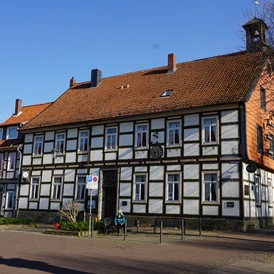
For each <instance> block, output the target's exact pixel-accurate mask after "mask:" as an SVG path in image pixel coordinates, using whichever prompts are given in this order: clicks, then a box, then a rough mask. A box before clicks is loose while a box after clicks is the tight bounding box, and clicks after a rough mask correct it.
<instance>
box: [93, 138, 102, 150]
mask: <svg viewBox="0 0 274 274" xmlns="http://www.w3.org/2000/svg"><path fill="white" fill-rule="evenodd" d="M103 147H104V138H103V137H93V138H91V148H103Z"/></svg>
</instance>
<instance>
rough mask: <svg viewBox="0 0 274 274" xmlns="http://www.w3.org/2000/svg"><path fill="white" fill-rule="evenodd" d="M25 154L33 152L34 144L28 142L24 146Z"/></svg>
mask: <svg viewBox="0 0 274 274" xmlns="http://www.w3.org/2000/svg"><path fill="white" fill-rule="evenodd" d="M23 149H24V154H30V153H32V144H26V145H24V146H23Z"/></svg>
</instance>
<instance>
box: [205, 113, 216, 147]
mask: <svg viewBox="0 0 274 274" xmlns="http://www.w3.org/2000/svg"><path fill="white" fill-rule="evenodd" d="M207 119H216V123H211V124H210V125H209V126H208V125H205V120H207ZM213 126H215V127H216V133H215V134H216V140H215V141H212V140H211V134H209V139H210V140H209V141H206V136H205V134H206V127H209V132H210V133H211V132H212V128H213ZM202 127H203V130H202V133H203V134H202V135H203V138H202V140H203V144H218V142H219V141H218V140H219V120H218V116H207V117H203V118H202Z"/></svg>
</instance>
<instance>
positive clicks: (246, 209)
mask: <svg viewBox="0 0 274 274" xmlns="http://www.w3.org/2000/svg"><path fill="white" fill-rule="evenodd" d="M244 217H250V210H249V201H248V200H245V201H244Z"/></svg>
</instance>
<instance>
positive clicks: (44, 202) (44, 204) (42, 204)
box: [39, 198, 49, 210]
mask: <svg viewBox="0 0 274 274" xmlns="http://www.w3.org/2000/svg"><path fill="white" fill-rule="evenodd" d="M48 208H49V199H48V198H40V200H39V209H43V210H47V209H48Z"/></svg>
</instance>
